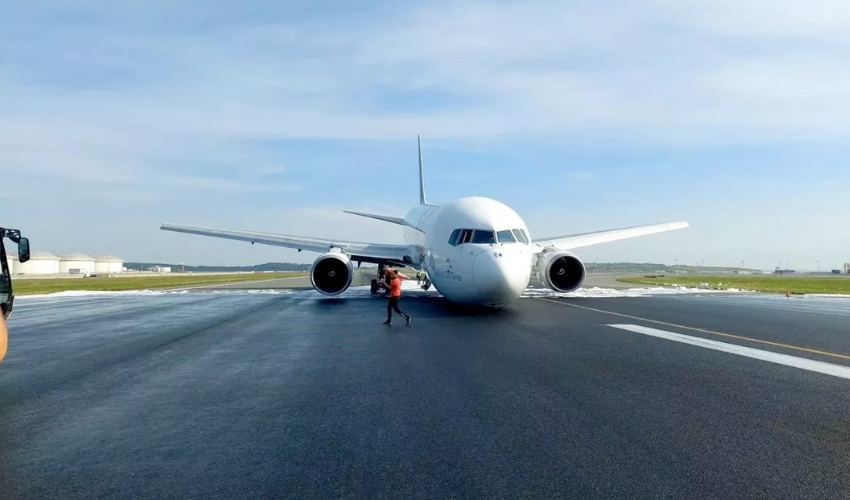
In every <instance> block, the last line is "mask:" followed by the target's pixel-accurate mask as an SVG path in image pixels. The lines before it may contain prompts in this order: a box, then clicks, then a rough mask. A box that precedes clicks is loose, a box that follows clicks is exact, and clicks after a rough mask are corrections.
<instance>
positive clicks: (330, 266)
mask: <svg viewBox="0 0 850 500" xmlns="http://www.w3.org/2000/svg"><path fill="white" fill-rule="evenodd" d="M353 277H354V267H353V266H352V265H351V259H349V258H348V255H345V254H343V253H339V252H328V253H324V254H322V255H320V256H319V257H318V258H317V259H316V260H315V261H314V262H313V267H312V268H311V269H310V283H312V284H313V288H315V289H316V290H318V291H319V292H321V293H323V294H325V295H339V294H340V293H342V292H344V291H345V290H347V289H348V287H349V286H351V279H352V278H353Z"/></svg>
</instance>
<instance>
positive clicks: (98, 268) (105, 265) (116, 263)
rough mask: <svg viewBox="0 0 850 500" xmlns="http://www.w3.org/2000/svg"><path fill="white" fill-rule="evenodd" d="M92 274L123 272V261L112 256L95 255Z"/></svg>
mask: <svg viewBox="0 0 850 500" xmlns="http://www.w3.org/2000/svg"><path fill="white" fill-rule="evenodd" d="M94 272H96V273H103V274H116V273H121V272H124V261H123V260H121V259H120V258H118V257H116V256H114V255H95V256H94Z"/></svg>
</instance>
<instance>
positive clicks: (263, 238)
mask: <svg viewBox="0 0 850 500" xmlns="http://www.w3.org/2000/svg"><path fill="white" fill-rule="evenodd" d="M160 229H161V230H163V231H173V232H175V233H187V234H197V235H200V236H209V237H212V238H223V239H228V240H238V241H247V242H249V243H251V244H254V243H260V244H261V245H272V246H278V247H285V248H294V249H296V250H298V251H299V252H300V251H301V250H307V251H310V252H320V253H324V252H329V251H330V250H331V249H334V248H338V249H340V250H341V251H342V252H343V253H345V254H348V255H349V256H351V258H352V260H360V261H363V262H374V263H383V262H392V263H395V264H396V265H400V266H404V265H407V264H406V261H408V260H409V259H411V258H413V256H414V255H416V249H415V247H411V246H410V245H389V244H383V243H358V242H354V241H341V240H328V239H322V238H309V237H305V236H292V235H288V234H273V233H257V232H252V231H234V230H230V229H216V228H212V227H199V226H183V225H179V224H163V225H162V226H161V227H160Z"/></svg>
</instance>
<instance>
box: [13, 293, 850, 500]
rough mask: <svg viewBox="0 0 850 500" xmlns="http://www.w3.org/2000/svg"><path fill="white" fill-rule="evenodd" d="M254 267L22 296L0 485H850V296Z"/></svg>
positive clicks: (289, 492) (431, 493) (539, 490)
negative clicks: (192, 278)
mask: <svg viewBox="0 0 850 500" xmlns="http://www.w3.org/2000/svg"><path fill="white" fill-rule="evenodd" d="M266 285H267V284H262V287H261V288H262V289H257V290H245V289H242V290H240V289H232V288H228V289H223V290H221V289H206V290H190V291H184V292H167V293H166V292H156V293H154V292H149V293H137V294H117V293H116V294H102V295H88V296H81V297H74V296H65V297H61V296H59V297H36V298H30V299H27V298H23V299H22V300H20V301H19V302H18V305H19V307H18V308H17V309H16V311H15V314H14V315H13V316H12V318H11V321H10V325H9V326H10V330H11V334H10V346H9V354H8V356H7V358H6V360H5V361H4V362H3V364H2V365H0V498H2V499H3V500H9V499H23V498H27V499H29V498H33V499H36V498H37V499H60V498H61V499H73V498H134V499H136V498H157V499H159V498H199V499H200V498H204V499H210V498H228V499H229V498H423V499H425V498H427V499H433V498H563V497H573V498H676V499H678V498H789V499H792V498H793V499H800V498H847V497H848V492H850V416H848V415H850V391H848V388H850V380H848V378H847V377H850V327H848V325H850V300H846V299H811V298H804V297H802V298H792V299H785V298H784V297H778V296H768V295H758V294H711V293H707V294H679V295H654V294H652V293H651V292H646V293H645V294H644V296H636V297H607V298H596V297H593V296H591V297H585V298H564V297H557V296H555V295H553V294H548V296H547V294H545V293H542V292H538V293H530V294H529V295H532V297H529V298H524V299H522V300H520V302H519V303H518V304H517V305H516V306H515V307H513V308H511V309H508V310H504V311H500V312H481V311H467V310H462V309H457V308H453V307H451V306H449V305H448V304H446V303H445V301H444V300H443V299H441V298H439V297H437V296H436V295H435V294H432V293H431V294H429V293H423V292H410V293H407V294H406V296H405V297H404V298H403V300H402V302H401V305H402V308H403V309H405V310H406V311H408V312H409V313H411V314H412V315H413V324H412V325H411V326H409V327H405V326H403V324H402V323H401V322H400V321H397V324H394V325H393V326H391V327H387V326H384V325H381V322H382V321H383V319H384V315H385V304H384V302H383V300H380V299H376V298H371V297H369V294H368V292H366V293H360V292H361V291H352V292H351V293H350V294H349V295H348V296H342V297H341V298H338V299H327V298H321V297H320V296H319V295H318V294H317V293H316V292H313V291H310V290H284V289H280V288H268V287H266ZM256 286H260V285H256ZM627 292H629V290H623V291H618V293H622V294H625V293H627ZM634 293H636V294H640V293H643V292H641V291H640V290H637V289H636V291H635V292H634ZM588 295H593V294H592V293H588ZM600 296H601V297H605V295H604V294H600ZM611 325H614V326H611ZM659 332H660V333H659ZM659 335H661V336H659ZM753 356H755V357H753Z"/></svg>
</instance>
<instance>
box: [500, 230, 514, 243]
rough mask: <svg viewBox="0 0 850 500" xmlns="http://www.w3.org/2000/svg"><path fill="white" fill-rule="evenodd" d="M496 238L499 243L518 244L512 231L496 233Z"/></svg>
mask: <svg viewBox="0 0 850 500" xmlns="http://www.w3.org/2000/svg"><path fill="white" fill-rule="evenodd" d="M496 238H497V239H498V240H499V243H516V238H514V234H513V233H512V232H511V230H510V229H508V230H507V231H499V232H498V233H496Z"/></svg>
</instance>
